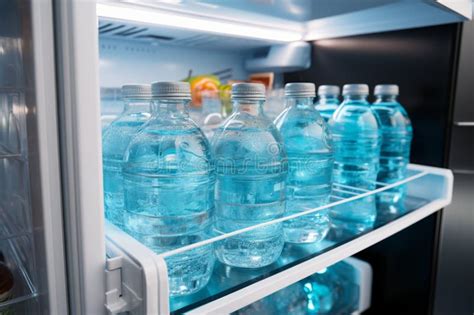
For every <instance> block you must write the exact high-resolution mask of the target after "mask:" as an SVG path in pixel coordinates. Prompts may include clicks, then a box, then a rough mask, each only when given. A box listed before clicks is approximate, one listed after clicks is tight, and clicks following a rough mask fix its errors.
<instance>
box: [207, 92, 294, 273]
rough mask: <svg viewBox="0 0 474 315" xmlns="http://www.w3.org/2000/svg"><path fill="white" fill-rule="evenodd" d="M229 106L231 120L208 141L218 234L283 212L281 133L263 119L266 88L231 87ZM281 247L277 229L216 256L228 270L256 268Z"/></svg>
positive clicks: (256, 233) (235, 240) (234, 240)
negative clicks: (214, 177)
mask: <svg viewBox="0 0 474 315" xmlns="http://www.w3.org/2000/svg"><path fill="white" fill-rule="evenodd" d="M232 102H233V112H232V114H231V115H230V116H229V117H228V118H227V119H226V120H225V121H224V122H223V124H222V126H221V127H220V128H218V129H217V130H216V132H215V134H214V136H213V140H212V150H213V155H214V158H215V161H216V172H217V181H216V195H215V196H216V215H215V222H214V229H215V230H216V232H217V233H218V234H225V233H228V232H232V231H235V230H239V229H242V228H246V227H249V226H252V225H255V224H259V223H263V222H268V221H271V220H274V219H277V218H280V217H282V216H283V214H284V212H285V180H286V174H287V165H286V152H285V150H284V147H283V144H282V140H281V136H280V133H279V132H278V130H277V129H276V127H275V125H274V124H273V123H272V121H271V120H269V119H268V118H267V117H266V116H265V115H264V114H263V103H264V102H265V87H264V86H263V85H262V84H255V83H238V84H234V85H233V86H232ZM283 244H284V240H283V228H282V224H281V223H278V224H273V225H269V226H267V227H264V228H260V229H257V230H253V231H251V232H247V233H243V234H240V235H237V236H234V237H231V238H227V239H225V240H223V241H221V242H219V243H218V244H217V245H216V256H217V258H218V259H219V260H220V261H221V262H223V263H225V264H227V265H230V266H235V267H243V268H258V267H263V266H266V265H269V264H271V263H273V262H274V261H275V260H277V259H278V257H279V256H280V254H281V251H282V249H283Z"/></svg>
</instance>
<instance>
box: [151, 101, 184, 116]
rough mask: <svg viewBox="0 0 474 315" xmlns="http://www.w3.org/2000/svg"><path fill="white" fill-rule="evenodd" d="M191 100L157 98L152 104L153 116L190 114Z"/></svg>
mask: <svg viewBox="0 0 474 315" xmlns="http://www.w3.org/2000/svg"><path fill="white" fill-rule="evenodd" d="M188 104H189V100H187V99H161V98H155V99H153V101H152V102H151V112H152V114H153V115H158V114H159V115H163V114H168V115H169V114H184V115H187V113H188Z"/></svg>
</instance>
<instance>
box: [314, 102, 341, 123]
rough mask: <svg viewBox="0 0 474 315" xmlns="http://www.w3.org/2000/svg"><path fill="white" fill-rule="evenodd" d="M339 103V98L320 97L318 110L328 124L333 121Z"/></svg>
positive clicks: (317, 103)
mask: <svg viewBox="0 0 474 315" xmlns="http://www.w3.org/2000/svg"><path fill="white" fill-rule="evenodd" d="M339 103H340V102H339V99H338V98H337V96H327V97H326V96H320V97H319V98H318V101H317V102H316V109H317V110H318V111H319V113H320V114H321V116H322V117H323V118H324V120H325V121H326V122H327V121H329V119H331V117H332V115H333V114H334V112H335V111H336V109H337V107H338V106H339Z"/></svg>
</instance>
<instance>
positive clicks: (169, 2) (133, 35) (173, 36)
mask: <svg viewBox="0 0 474 315" xmlns="http://www.w3.org/2000/svg"><path fill="white" fill-rule="evenodd" d="M97 14H98V16H99V18H100V25H99V31H100V35H101V36H106V37H115V38H125V37H127V38H130V39H134V40H142V41H150V42H155V43H160V42H163V41H166V42H168V43H172V42H173V41H175V40H178V41H183V42H184V43H183V44H184V45H188V44H189V45H203V46H206V45H208V46H207V47H208V48H223V49H235V48H239V49H245V48H249V49H252V48H255V47H262V46H269V45H272V44H281V43H285V42H286V43H287V42H293V41H300V40H305V41H310V40H317V39H326V38H334V37H343V36H352V35H359V34H367V33H375V32H382V31H390V30H399V29H407V28H415V27H423V26H430V25H438V24H446V23H454V22H459V21H463V20H466V19H469V18H471V15H472V2H471V1H470V0H456V1H454V0H361V1H353V0H226V1H223V0H161V1H156V0H154V1H151V0H101V1H99V3H98V4H97ZM207 35H209V36H210V37H209V36H207ZM225 39H231V40H236V39H240V41H236V42H233V43H232V42H230V41H229V40H227V41H225ZM219 42H221V43H219ZM219 45H221V46H222V47H218V46H219Z"/></svg>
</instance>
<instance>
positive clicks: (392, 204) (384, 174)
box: [372, 84, 413, 215]
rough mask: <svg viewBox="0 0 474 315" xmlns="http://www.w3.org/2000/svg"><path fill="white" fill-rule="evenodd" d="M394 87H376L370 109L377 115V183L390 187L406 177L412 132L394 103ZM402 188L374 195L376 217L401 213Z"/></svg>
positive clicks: (404, 188) (398, 107)
mask: <svg viewBox="0 0 474 315" xmlns="http://www.w3.org/2000/svg"><path fill="white" fill-rule="evenodd" d="M398 90H399V89H398V85H394V84H383V85H377V86H376V87H375V90H374V95H375V96H376V101H375V103H373V104H372V109H373V110H374V112H375V113H376V114H377V117H378V119H379V122H380V127H381V131H382V146H381V150H380V170H379V173H378V176H377V181H379V182H383V183H387V184H390V183H394V182H397V181H400V180H402V179H404V178H405V177H406V172H407V166H408V163H409V160H410V145H411V140H412V137H413V129H412V126H411V122H410V118H408V114H407V113H406V111H405V109H404V108H403V106H402V105H401V104H400V103H399V102H398V101H397V96H398ZM405 191H406V186H405V185H403V186H400V187H396V188H393V189H390V190H386V191H384V192H381V193H379V194H377V203H378V205H379V215H391V214H397V213H398V210H400V209H403V206H402V205H401V203H402V202H403V197H404V195H405Z"/></svg>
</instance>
